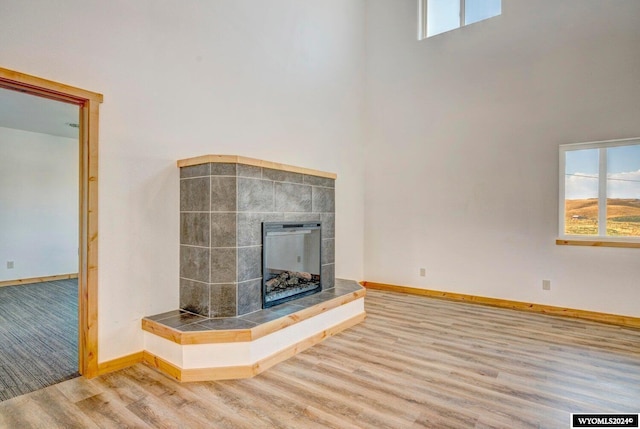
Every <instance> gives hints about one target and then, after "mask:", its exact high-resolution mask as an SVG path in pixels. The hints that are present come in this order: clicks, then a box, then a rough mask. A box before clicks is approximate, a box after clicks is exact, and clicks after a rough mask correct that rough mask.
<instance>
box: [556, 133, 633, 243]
mask: <svg viewBox="0 0 640 429" xmlns="http://www.w3.org/2000/svg"><path fill="white" fill-rule="evenodd" d="M559 207H560V231H559V232H560V236H561V237H565V238H583V239H587V240H596V241H598V240H601V241H629V242H637V241H640V139H628V140H612V141H606V142H596V143H578V144H568V145H561V146H560V205H559Z"/></svg>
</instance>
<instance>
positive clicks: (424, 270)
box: [420, 268, 427, 277]
mask: <svg viewBox="0 0 640 429" xmlns="http://www.w3.org/2000/svg"><path fill="white" fill-rule="evenodd" d="M426 275H427V270H426V269H425V268H420V277H425V276H426Z"/></svg>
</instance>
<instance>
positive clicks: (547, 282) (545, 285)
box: [542, 280, 551, 290]
mask: <svg viewBox="0 0 640 429" xmlns="http://www.w3.org/2000/svg"><path fill="white" fill-rule="evenodd" d="M542 290H551V280H542Z"/></svg>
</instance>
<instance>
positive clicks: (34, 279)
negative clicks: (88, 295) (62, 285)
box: [0, 273, 78, 287]
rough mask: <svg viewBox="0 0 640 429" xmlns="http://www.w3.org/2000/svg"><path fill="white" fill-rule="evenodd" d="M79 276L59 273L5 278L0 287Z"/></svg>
mask: <svg viewBox="0 0 640 429" xmlns="http://www.w3.org/2000/svg"><path fill="white" fill-rule="evenodd" d="M77 278H78V273H72V274H58V275H57V276H44V277H31V278H28V279H16V280H4V281H1V282H0V287H3V286H17V285H28V284H32V283H44V282H53V281H56V280H69V279H77Z"/></svg>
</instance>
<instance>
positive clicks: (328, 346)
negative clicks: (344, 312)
mask: <svg viewBox="0 0 640 429" xmlns="http://www.w3.org/2000/svg"><path fill="white" fill-rule="evenodd" d="M366 302H367V312H368V318H367V320H366V321H365V322H363V323H361V324H360V325H358V326H356V327H354V328H352V329H349V330H347V331H345V332H343V333H341V334H339V335H337V336H335V337H332V338H329V339H328V340H326V341H324V342H323V343H321V344H319V345H317V346H314V347H312V348H311V349H309V350H307V351H306V352H304V353H302V354H300V355H298V356H296V357H294V358H292V359H290V360H288V361H286V362H283V363H281V364H279V365H277V366H275V367H274V368H272V369H270V370H268V371H266V372H265V373H264V374H261V375H259V376H257V377H255V378H253V379H247V380H239V381H224V382H206V383H190V384H179V383H176V382H173V381H172V380H170V379H168V378H166V377H164V376H163V375H161V374H159V373H156V372H155V371H153V370H151V369H149V368H147V367H145V366H143V365H136V366H134V367H131V368H128V369H125V370H123V371H119V372H116V373H112V374H109V375H105V376H102V377H99V378H97V379H94V380H85V379H83V378H78V379H74V380H70V381H66V382H64V383H61V384H58V385H55V386H52V387H49V388H46V389H43V390H40V391H37V392H34V393H30V394H27V395H24V396H20V397H18V398H14V399H11V400H8V401H5V402H2V403H0V427H2V428H29V427H43V428H54V427H60V428H74V427H81V428H93V427H108V428H111V427H141V428H149V427H151V428H252V429H253V428H279V427H283V428H326V427H335V428H356V427H357V428H382V427H388V428H419V427H432V428H445V427H455V428H465V427H476V428H493V427H495V428H530V427H532V428H539V427H542V428H567V427H569V426H570V424H569V413H571V412H584V413H587V412H589V413H602V412H612V413H613V412H628V413H638V412H640V331H637V330H631V329H623V328H619V327H615V326H609V325H601V324H597V323H592V322H584V321H578V320H573V319H562V318H556V317H550V316H543V315H538V314H530V313H522V312H516V311H513V310H504V309H496V308H491V307H483V306H477V305H471V304H463V303H452V302H447V301H441V300H434V299H431V298H425V297H417V296H409V295H403V294H396V293H390V292H379V291H373V290H370V291H368V295H367V298H366Z"/></svg>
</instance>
